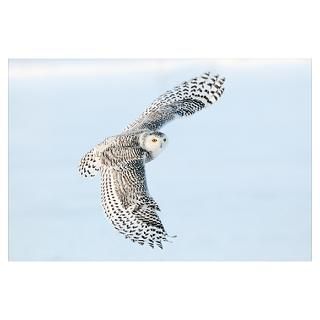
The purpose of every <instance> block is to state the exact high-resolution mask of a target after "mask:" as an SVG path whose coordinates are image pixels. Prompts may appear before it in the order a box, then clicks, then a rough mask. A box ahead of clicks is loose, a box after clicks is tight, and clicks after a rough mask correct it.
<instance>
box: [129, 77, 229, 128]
mask: <svg viewBox="0 0 320 320" xmlns="http://www.w3.org/2000/svg"><path fill="white" fill-rule="evenodd" d="M224 81H225V78H219V76H218V75H215V76H211V75H210V73H209V72H207V73H204V74H203V75H201V76H199V77H196V78H193V79H191V80H190V81H185V82H183V83H181V84H180V85H178V86H177V87H175V88H174V89H173V90H169V91H167V92H166V93H164V94H163V95H161V96H160V97H159V98H158V99H156V100H155V101H154V102H153V103H152V104H151V105H150V106H149V107H148V108H147V109H146V110H145V111H144V113H142V114H141V116H140V117H139V118H138V119H137V120H136V121H134V122H133V123H131V124H130V125H129V126H128V127H127V128H126V129H125V131H128V130H143V129H149V130H157V129H159V128H160V127H162V126H163V125H165V124H166V123H167V122H169V121H171V120H173V119H175V118H179V117H184V116H188V115H191V114H193V113H195V112H197V111H199V110H201V109H203V108H205V107H207V106H208V105H211V104H213V103H214V102H216V101H217V100H218V99H219V98H220V96H221V95H222V93H223V91H224V88H223V83H224Z"/></svg>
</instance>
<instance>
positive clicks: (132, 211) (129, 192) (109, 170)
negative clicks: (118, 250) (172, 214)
mask: <svg viewBox="0 0 320 320" xmlns="http://www.w3.org/2000/svg"><path fill="white" fill-rule="evenodd" d="M100 170H101V200H102V206H103V208H104V211H105V213H106V215H107V216H108V218H109V219H110V220H111V222H112V224H113V226H114V227H115V228H116V229H117V230H118V231H119V232H120V233H122V234H124V235H125V237H126V238H129V239H130V240H132V241H134V242H138V243H139V244H141V245H143V244H148V245H150V246H151V247H154V245H155V244H156V245H157V246H159V247H160V248H161V249H162V241H168V240H167V237H168V234H167V233H166V231H165V229H164V227H163V225H162V223H161V220H160V218H159V217H158V214H157V211H160V209H159V207H158V205H157V203H156V202H155V201H154V200H153V199H152V197H151V196H150V194H149V192H148V188H147V183H146V176H145V169H144V162H143V159H138V160H131V161H126V162H125V163H123V165H122V164H121V163H119V164H117V165H116V166H113V167H110V166H106V165H101V168H100Z"/></svg>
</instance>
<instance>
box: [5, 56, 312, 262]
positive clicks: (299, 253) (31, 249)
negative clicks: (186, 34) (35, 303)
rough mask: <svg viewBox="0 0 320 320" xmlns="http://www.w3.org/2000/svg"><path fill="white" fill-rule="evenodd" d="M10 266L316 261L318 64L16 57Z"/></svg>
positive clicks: (12, 80) (12, 72) (303, 61)
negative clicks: (314, 99)
mask: <svg viewBox="0 0 320 320" xmlns="http://www.w3.org/2000/svg"><path fill="white" fill-rule="evenodd" d="M9 260H12V261H114V260H117V261H305V260H311V60H308V59H296V60H294V59H287V60H286V59H278V60H277V59H269V60H263V59H257V60H255V59H229V60H222V59H221V60H210V59H202V60H200V59H199V60H197V59H191V60H182V59H168V60H164V59H158V60H157V59H132V60H130V59H123V60H120V59H107V60H103V59H97V60H89V59H88V60H76V59H75V60H50V59H39V60H24V59H12V60H9Z"/></svg>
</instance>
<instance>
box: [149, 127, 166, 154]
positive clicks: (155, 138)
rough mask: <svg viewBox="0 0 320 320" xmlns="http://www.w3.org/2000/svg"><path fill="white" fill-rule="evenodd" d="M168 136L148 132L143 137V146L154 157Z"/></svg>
mask: <svg viewBox="0 0 320 320" xmlns="http://www.w3.org/2000/svg"><path fill="white" fill-rule="evenodd" d="M167 143H168V138H167V137H166V135H165V134H163V133H162V134H161V136H160V135H156V134H150V135H148V136H147V137H146V138H145V141H144V148H145V149H146V150H147V151H149V152H151V153H152V156H153V157H156V156H157V155H158V154H159V153H160V152H161V151H162V150H163V149H164V147H165V146H166V145H167Z"/></svg>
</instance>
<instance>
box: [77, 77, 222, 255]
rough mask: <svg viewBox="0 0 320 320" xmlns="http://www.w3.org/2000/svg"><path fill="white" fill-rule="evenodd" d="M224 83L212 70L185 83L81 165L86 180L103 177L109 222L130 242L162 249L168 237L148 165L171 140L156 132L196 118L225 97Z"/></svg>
mask: <svg viewBox="0 0 320 320" xmlns="http://www.w3.org/2000/svg"><path fill="white" fill-rule="evenodd" d="M224 81H225V79H224V78H221V77H219V76H218V75H215V76H211V75H210V73H209V72H207V73H204V74H202V75H201V76H199V77H196V78H193V79H191V80H190V81H185V82H183V83H181V84H180V85H178V86H177V87H175V88H174V89H173V90H169V91H167V92H165V93H164V94H162V95H161V96H160V97H159V98H158V99H156V100H155V101H154V102H153V103H152V104H151V105H150V106H149V107H148V108H147V109H146V110H145V111H144V112H143V113H142V114H141V116H140V117H138V118H137V120H136V121H134V122H133V123H131V124H130V125H129V126H128V127H127V128H126V129H125V130H124V131H123V132H122V133H121V134H119V135H116V136H112V137H108V138H106V139H105V140H104V141H102V142H101V143H100V144H98V145H97V146H96V147H94V148H93V149H92V150H90V151H89V152H88V153H87V154H85V155H84V157H83V158H82V159H81V161H80V166H79V171H80V173H81V174H82V175H84V176H85V177H87V176H91V177H93V176H95V174H96V172H98V171H100V174H101V201H102V206H103V209H104V211H105V213H106V215H107V217H108V218H109V219H110V221H111V223H112V224H113V226H114V227H115V229H117V230H118V231H119V232H120V233H122V234H123V235H124V236H125V237H126V238H128V239H130V240H132V241H134V242H137V243H139V244H141V245H143V244H147V245H150V246H151V247H152V248H153V247H154V245H157V246H159V247H160V248H161V249H162V242H163V241H169V240H168V238H169V237H170V236H169V235H168V234H167V232H166V230H165V228H164V227H163V224H162V222H161V220H160V218H159V216H158V213H157V212H158V211H160V208H159V206H158V204H157V203H156V201H155V200H154V199H153V198H152V197H151V195H150V193H149V191H148V187H147V181H146V175H145V163H147V162H149V161H152V160H153V159H155V158H156V157H157V156H158V155H159V154H160V152H162V150H163V149H164V148H165V146H166V144H167V142H168V138H167V136H166V135H165V134H164V133H162V132H159V131H158V130H159V129H160V128H161V127H162V126H163V125H165V124H167V123H168V122H169V121H171V120H173V119H176V118H180V117H185V116H189V115H192V114H193V113H195V112H197V111H199V110H201V109H203V108H205V107H207V106H209V105H211V104H213V103H214V102H216V101H217V100H218V99H219V97H220V96H221V95H222V93H223V91H224V88H223V83H224Z"/></svg>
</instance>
